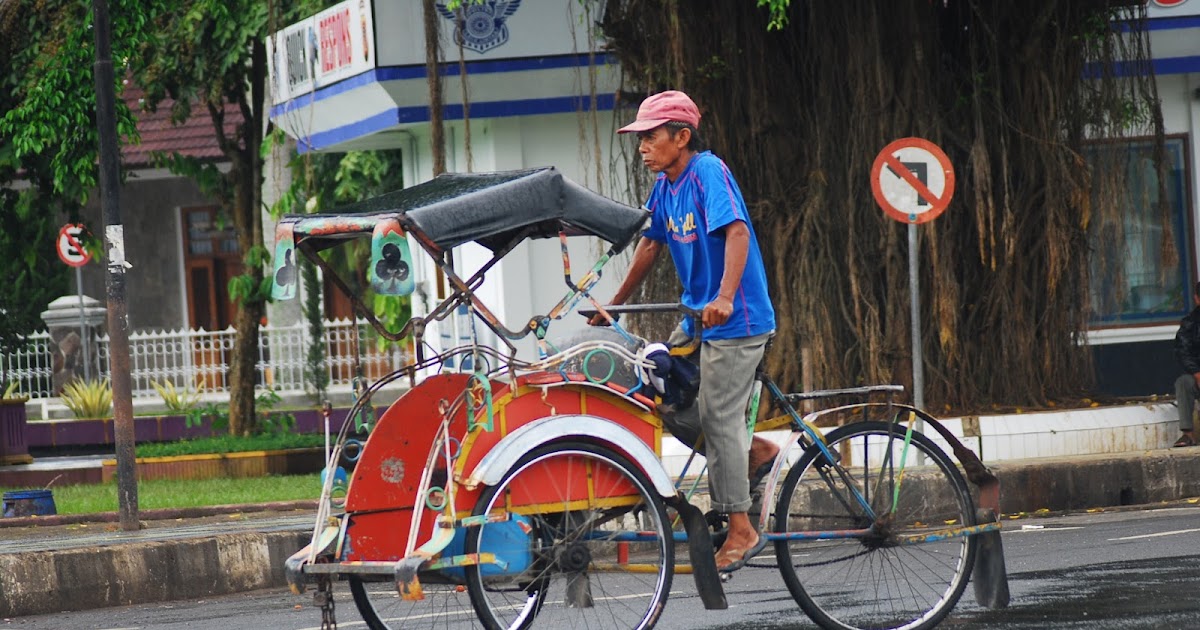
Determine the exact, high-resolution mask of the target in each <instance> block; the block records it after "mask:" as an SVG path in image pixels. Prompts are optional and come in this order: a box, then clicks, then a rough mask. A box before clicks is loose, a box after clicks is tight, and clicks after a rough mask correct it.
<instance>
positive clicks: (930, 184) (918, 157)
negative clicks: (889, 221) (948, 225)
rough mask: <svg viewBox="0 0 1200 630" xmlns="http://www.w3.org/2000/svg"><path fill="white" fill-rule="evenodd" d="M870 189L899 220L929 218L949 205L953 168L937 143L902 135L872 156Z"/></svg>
mask: <svg viewBox="0 0 1200 630" xmlns="http://www.w3.org/2000/svg"><path fill="white" fill-rule="evenodd" d="M871 191H872V192H873V193H875V201H876V202H877V203H878V204H879V207H880V208H883V211H884V212H885V213H887V215H888V216H889V217H891V218H893V219H895V220H897V221H899V222H901V223H909V224H914V223H925V222H927V221H932V220H934V219H936V218H937V217H938V215H940V214H941V213H942V212H943V211H944V210H945V209H946V206H948V205H950V198H951V197H952V196H953V195H954V167H952V166H951V165H950V158H948V157H946V153H945V152H944V151H942V150H941V148H939V147H938V146H937V145H936V144H934V143H932V142H930V141H928V140H925V139H923V138H901V139H900V140H897V141H895V142H893V143H891V144H889V145H887V146H886V147H884V148H883V151H880V152H879V156H878V157H876V158H875V163H874V165H872V166H871Z"/></svg>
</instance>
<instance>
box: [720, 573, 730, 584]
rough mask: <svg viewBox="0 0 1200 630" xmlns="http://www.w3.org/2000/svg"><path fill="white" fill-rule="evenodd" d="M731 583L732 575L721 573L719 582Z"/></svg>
mask: <svg viewBox="0 0 1200 630" xmlns="http://www.w3.org/2000/svg"><path fill="white" fill-rule="evenodd" d="M732 581H733V573H726V572H724V571H722V572H721V582H722V583H724V582H732Z"/></svg>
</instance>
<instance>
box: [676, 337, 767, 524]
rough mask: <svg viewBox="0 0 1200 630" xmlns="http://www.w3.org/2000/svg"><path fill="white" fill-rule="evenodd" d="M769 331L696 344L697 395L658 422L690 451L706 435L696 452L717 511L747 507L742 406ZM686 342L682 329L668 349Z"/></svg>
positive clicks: (746, 442)
mask: <svg viewBox="0 0 1200 630" xmlns="http://www.w3.org/2000/svg"><path fill="white" fill-rule="evenodd" d="M771 334H772V333H765V334H762V335H756V336H754V337H743V338H740V339H716V340H713V341H704V343H703V344H701V346H700V359H699V362H700V392H699V394H698V396H697V398H696V403H695V404H694V405H692V406H691V407H689V408H687V409H685V410H683V411H680V412H677V413H675V414H671V415H670V416H669V417H668V416H664V417H663V424H665V425H666V426H667V428H668V429H670V431H671V434H672V435H674V436H675V437H676V438H677V439H679V440H680V441H681V442H683V443H684V444H686V445H688V446H689V447H692V446H695V445H696V442H697V441H698V440H699V439H700V436H701V434H703V435H704V436H705V438H704V444H703V445H702V446H701V448H700V449H698V450H699V452H700V453H701V454H703V455H704V456H705V457H706V458H707V459H708V487H709V495H710V497H711V498H712V507H713V509H714V510H717V511H718V512H726V513H730V512H745V511H746V510H748V509H750V479H749V468H750V433H749V429H748V428H747V425H746V405H747V403H749V401H750V394H751V392H752V391H753V389H754V372H755V370H756V369H757V368H758V364H759V362H760V361H762V356H763V352H764V351H765V350H766V346H767V340H769V339H770V338H771ZM687 340H688V336H687V334H685V333H684V332H683V328H682V327H678V328H676V329H675V331H674V332H672V333H671V338H670V343H671V344H672V345H683V344H686V343H687Z"/></svg>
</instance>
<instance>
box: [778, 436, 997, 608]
mask: <svg viewBox="0 0 1200 630" xmlns="http://www.w3.org/2000/svg"><path fill="white" fill-rule="evenodd" d="M905 434H906V426H904V425H900V424H891V423H887V422H878V421H868V422H860V423H855V424H851V425H847V426H844V427H841V428H838V429H835V430H833V431H831V432H830V433H829V434H828V435H827V436H826V440H827V442H828V444H829V447H830V448H831V449H832V450H833V452H834V453H836V454H837V459H838V462H837V463H836V464H835V463H833V462H830V461H829V460H828V458H826V457H825V456H824V455H823V454H822V453H821V452H820V451H818V450H816V449H815V448H810V449H809V450H808V451H806V452H805V453H804V455H803V456H801V458H800V460H799V461H798V462H797V463H796V465H795V466H794V467H792V469H791V471H790V472H789V473H788V475H787V477H786V479H785V480H784V482H783V486H782V488H781V492H780V497H779V502H778V504H777V507H776V512H775V514H776V519H775V522H776V525H775V529H776V531H777V532H784V531H790V532H815V531H824V532H833V531H839V530H861V529H865V528H869V527H872V526H873V527H874V531H873V532H872V533H870V534H868V535H866V536H862V537H857V538H836V539H828V540H779V541H776V544H775V555H776V558H777V560H778V562H779V571H780V573H781V574H782V575H783V579H784V582H785V583H786V584H787V587H788V590H789V591H791V593H792V596H793V597H794V598H795V599H796V602H797V603H798V604H800V607H801V608H802V609H803V610H804V612H805V613H807V614H808V616H809V617H810V618H812V619H813V621H815V622H817V624H819V625H820V626H821V627H822V628H828V629H837V630H858V629H860V628H872V629H885V628H886V629H903V630H924V629H927V628H932V627H934V626H936V625H937V624H938V623H939V622H941V621H942V619H944V618H945V617H946V615H948V614H949V613H950V610H951V609H953V608H954V605H955V604H956V603H958V600H959V598H960V597H961V596H962V593H963V589H964V588H966V586H967V581H968V578H969V576H970V575H971V569H972V566H973V565H974V562H975V550H976V546H977V539H976V537H974V536H957V537H955V536H951V537H946V536H938V535H930V534H935V532H937V531H939V530H941V531H945V530H947V529H953V528H955V527H963V526H970V525H974V524H975V509H974V507H973V505H972V500H971V495H970V493H969V492H968V490H967V484H966V482H965V481H964V480H963V477H962V475H961V474H960V473H959V471H958V469H957V468H956V467H955V465H954V462H953V461H951V460H950V458H949V457H947V455H946V454H945V453H944V452H943V451H942V450H941V449H940V448H938V447H937V445H935V444H934V443H933V442H932V441H930V440H929V438H927V437H925V436H924V435H923V434H920V433H916V432H913V434H912V436H911V439H910V440H906V439H905ZM922 456H923V457H922ZM864 462H865V465H864ZM850 487H854V488H857V489H858V492H859V493H861V495H862V496H863V498H864V499H865V500H866V502H867V503H868V504H869V505H870V506H871V509H872V510H873V511H874V513H875V515H876V516H875V518H874V519H872V518H871V517H870V516H868V515H867V514H866V512H865V510H864V509H863V508H862V506H861V504H860V503H859V501H858V499H857V498H856V497H855V495H854V493H852V492H851V491H850Z"/></svg>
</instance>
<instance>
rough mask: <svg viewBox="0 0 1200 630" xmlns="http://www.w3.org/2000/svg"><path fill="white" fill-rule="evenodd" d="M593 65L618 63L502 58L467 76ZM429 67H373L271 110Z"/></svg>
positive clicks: (449, 71)
mask: <svg viewBox="0 0 1200 630" xmlns="http://www.w3.org/2000/svg"><path fill="white" fill-rule="evenodd" d="M591 63H595V64H596V65H598V66H603V65H607V64H610V63H616V58H615V57H612V56H610V55H608V54H607V53H599V54H597V55H595V56H594V57H593V58H589V56H588V55H559V56H555V57H530V58H528V59H500V60H496V61H472V62H469V63H467V75H472V74H495V73H502V72H526V71H529V70H554V69H559V68H585V67H587V66H588V65H590V64H591ZM441 73H442V76H443V77H456V76H458V75H459V69H458V64H448V63H447V64H442V68H441ZM425 77H426V72H425V66H388V67H384V68H373V69H371V70H368V71H366V72H364V73H362V74H358V75H355V76H353V77H350V78H348V79H343V80H342V81H339V82H337V83H334V84H333V85H327V86H325V87H322V88H320V89H318V90H316V91H315V92H310V93H308V94H301V95H300V96H297V97H296V98H293V99H291V100H289V101H284V102H282V103H280V104H278V105H274V106H272V107H271V117H272V118H274V117H276V116H280V115H282V114H286V113H288V112H291V111H294V110H296V109H299V108H301V107H307V106H309V105H311V104H313V103H315V102H317V101H323V100H325V99H327V98H332V97H334V96H337V95H339V94H344V93H345V92H348V91H350V90H353V89H355V88H360V87H363V86H366V85H370V84H372V83H380V82H383V81H404V80H408V79H424V78H425Z"/></svg>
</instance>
